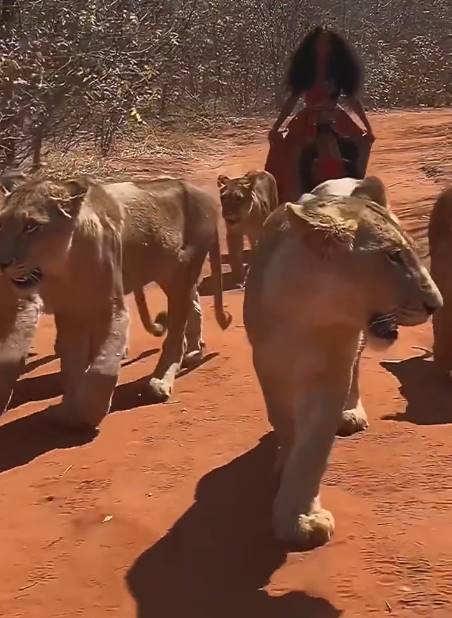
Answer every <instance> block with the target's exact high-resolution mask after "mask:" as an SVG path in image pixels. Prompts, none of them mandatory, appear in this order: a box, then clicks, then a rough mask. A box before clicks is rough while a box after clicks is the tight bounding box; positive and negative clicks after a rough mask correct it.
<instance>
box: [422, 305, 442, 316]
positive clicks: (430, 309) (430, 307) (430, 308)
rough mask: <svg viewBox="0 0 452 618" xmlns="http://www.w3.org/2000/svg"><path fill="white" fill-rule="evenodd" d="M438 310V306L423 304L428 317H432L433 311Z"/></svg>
mask: <svg viewBox="0 0 452 618" xmlns="http://www.w3.org/2000/svg"><path fill="white" fill-rule="evenodd" d="M439 308H440V306H439V305H429V304H428V303H424V309H425V311H426V312H427V313H428V315H432V313H435V311H436V310H437V309H439Z"/></svg>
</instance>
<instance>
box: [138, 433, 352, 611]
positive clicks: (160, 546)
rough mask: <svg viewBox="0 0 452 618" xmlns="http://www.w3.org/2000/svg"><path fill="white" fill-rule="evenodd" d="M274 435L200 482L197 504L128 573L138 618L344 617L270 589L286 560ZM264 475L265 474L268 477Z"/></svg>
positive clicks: (314, 601) (311, 600) (324, 604)
mask: <svg viewBox="0 0 452 618" xmlns="http://www.w3.org/2000/svg"><path fill="white" fill-rule="evenodd" d="M274 459H275V443H274V439H273V435H270V434H269V435H267V436H265V437H264V438H263V439H262V441H261V442H260V444H259V445H258V446H256V447H255V448H253V449H252V450H250V451H248V452H247V453H245V454H244V455H241V456H240V457H238V458H237V459H235V460H233V461H232V462H231V463H229V464H227V465H225V466H223V467H221V468H218V469H216V470H214V471H212V472H209V473H208V474H207V475H206V476H205V477H204V478H202V479H201V481H200V482H199V484H198V487H197V490H196V501H195V503H194V505H193V506H192V507H191V508H190V509H188V510H187V511H186V513H184V515H182V517H181V518H180V519H179V520H178V521H177V522H176V524H175V525H174V526H173V528H171V530H170V531H169V532H168V533H167V534H166V535H165V536H164V537H163V538H162V539H161V540H160V541H158V542H157V543H156V544H155V545H154V546H152V547H151V548H149V549H148V550H146V551H145V552H144V553H143V554H142V555H141V556H140V557H139V558H138V559H137V560H136V562H135V563H134V565H133V566H132V568H131V569H130V571H129V573H128V574H127V584H128V587H129V591H130V592H131V594H132V596H133V597H134V599H135V600H136V603H137V618H151V617H152V616H155V617H156V618H157V617H159V618H160V617H161V618H163V617H165V618H254V617H256V618H336V617H338V616H340V615H341V611H339V610H338V609H336V608H335V607H334V606H333V605H331V604H330V603H329V602H328V601H327V600H325V599H321V598H315V597H312V596H310V595H308V594H306V593H304V592H301V591H298V592H289V593H287V594H284V595H282V596H277V597H271V596H269V595H268V594H267V593H266V591H265V590H263V587H264V586H266V585H267V584H268V581H269V579H270V577H271V575H272V574H273V572H274V571H275V570H276V569H278V568H279V567H280V566H281V565H282V564H283V563H284V561H285V558H286V551H285V549H284V547H283V546H281V545H279V544H277V543H276V542H275V541H274V540H273V536H272V531H271V504H272V499H273V495H274V489H275V487H274V486H273V487H272V483H271V482H269V481H270V480H271V479H272V478H273V476H274V475H273V466H274ZM261 479H262V480H261Z"/></svg>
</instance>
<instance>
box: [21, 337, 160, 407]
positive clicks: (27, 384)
mask: <svg viewBox="0 0 452 618" xmlns="http://www.w3.org/2000/svg"><path fill="white" fill-rule="evenodd" d="M159 351H160V350H159V349H158V348H155V349H152V350H146V351H145V352H142V353H141V354H140V355H139V356H137V357H134V358H131V359H126V360H125V361H124V362H123V363H122V365H121V368H124V367H128V366H129V365H132V364H134V363H136V362H138V361H140V360H143V359H145V358H148V357H149V356H152V355H153V354H157V353H158V352H159ZM55 358H56V357H55V356H48V357H45V358H43V359H40V360H41V362H38V361H39V359H38V360H37V361H32V363H37V364H36V365H35V366H34V367H33V368H30V365H31V364H32V363H28V364H27V366H26V368H25V374H27V373H30V372H31V371H32V370H33V369H36V367H38V366H40V365H43V364H45V363H47V362H50V361H52V360H55ZM62 394H63V387H62V382H61V376H60V373H59V372H55V373H49V374H44V375H39V376H33V377H25V378H22V379H21V380H19V381H18V382H17V383H16V385H15V387H14V393H13V397H12V399H11V403H10V405H9V409H10V410H13V409H14V408H18V407H19V406H21V405H23V404H24V403H29V402H30V401H44V400H46V399H53V398H54V397H59V396H60V395H62ZM132 407H133V406H132Z"/></svg>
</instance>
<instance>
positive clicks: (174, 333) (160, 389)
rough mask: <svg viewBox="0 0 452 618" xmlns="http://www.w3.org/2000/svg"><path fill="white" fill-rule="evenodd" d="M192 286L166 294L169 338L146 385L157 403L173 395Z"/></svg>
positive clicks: (182, 283) (182, 352) (180, 360)
mask: <svg viewBox="0 0 452 618" xmlns="http://www.w3.org/2000/svg"><path fill="white" fill-rule="evenodd" d="M191 295H192V286H189V287H187V283H186V282H180V285H174V287H173V289H172V290H171V291H169V292H168V334H167V336H166V339H165V341H164V343H163V346H162V353H161V355H160V358H159V360H158V363H157V366H156V368H155V370H154V373H153V375H152V378H151V380H150V382H149V387H150V389H151V393H152V396H153V398H154V399H155V401H156V402H164V401H167V400H168V399H169V398H170V397H171V394H172V392H173V388H174V381H175V379H176V376H177V374H178V372H179V370H180V368H181V365H182V359H183V358H184V355H185V348H186V341H185V327H186V325H187V319H188V314H189V311H190V307H191Z"/></svg>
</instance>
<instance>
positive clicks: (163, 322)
mask: <svg viewBox="0 0 452 618" xmlns="http://www.w3.org/2000/svg"><path fill="white" fill-rule="evenodd" d="M133 294H134V296H135V302H136V304H137V308H138V313H139V315H140V320H141V323H142V324H143V326H144V328H145V330H147V332H148V333H150V334H151V335H154V337H161V336H162V335H164V334H165V333H166V329H167V327H168V314H167V313H166V311H161V312H160V313H159V314H158V316H157V317H156V318H155V320H154V321H153V320H152V318H151V316H150V314H149V310H148V306H147V303H146V297H145V295H144V292H143V288H140V289H139V290H134V293H133Z"/></svg>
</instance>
